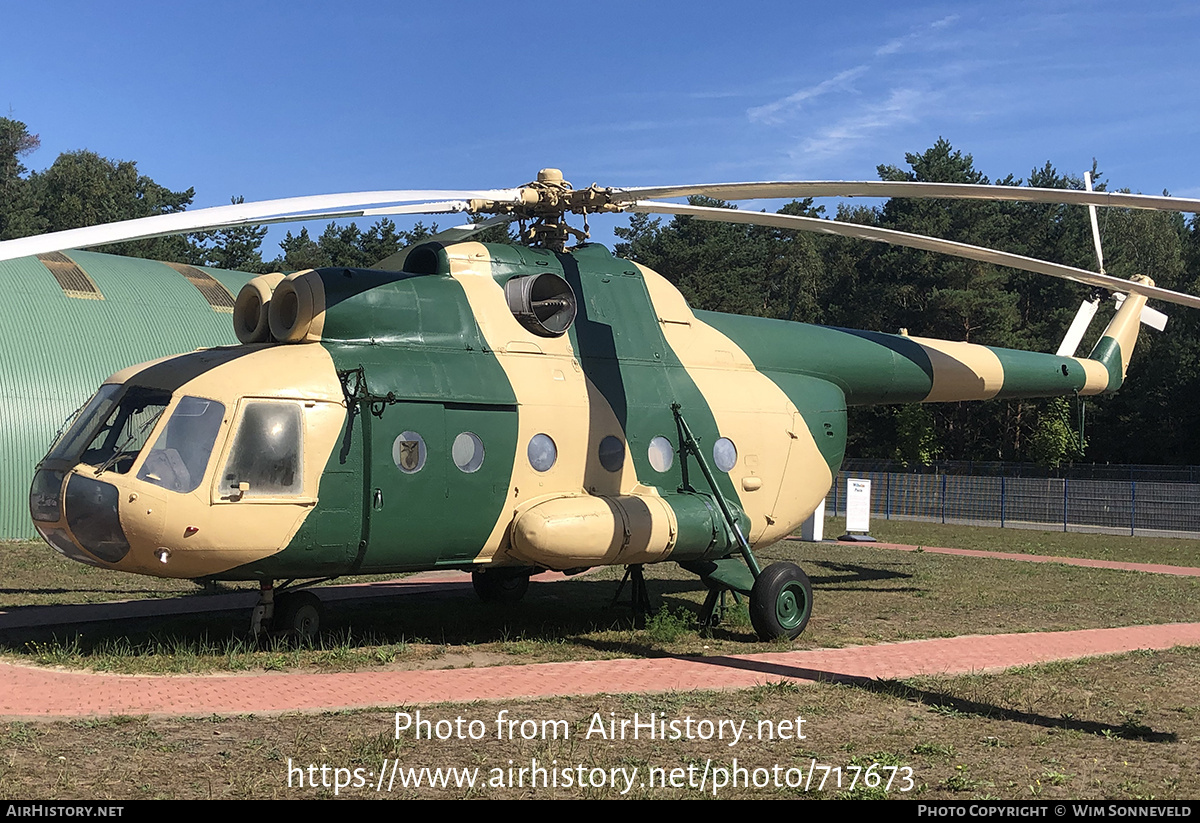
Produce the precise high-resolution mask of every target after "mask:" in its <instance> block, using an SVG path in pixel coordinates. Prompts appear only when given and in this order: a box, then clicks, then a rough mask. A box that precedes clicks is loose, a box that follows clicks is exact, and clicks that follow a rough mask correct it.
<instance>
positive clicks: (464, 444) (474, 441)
mask: <svg viewBox="0 0 1200 823" xmlns="http://www.w3.org/2000/svg"><path fill="white" fill-rule="evenodd" d="M450 455H451V457H453V458H454V465H456V466H458V468H459V470H460V471H463V472H465V473H467V474H471V473H472V472H477V471H479V467H480V466H482V465H483V441H482V440H480V439H479V435H477V434H475V433H474V432H463V433H462V434H460V435H459V436H458V437H456V438H454V446H453V447H451V449H450Z"/></svg>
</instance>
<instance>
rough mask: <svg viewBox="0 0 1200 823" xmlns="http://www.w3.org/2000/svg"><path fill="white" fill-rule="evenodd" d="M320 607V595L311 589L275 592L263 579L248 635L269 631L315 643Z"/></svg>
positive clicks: (257, 635)
mask: <svg viewBox="0 0 1200 823" xmlns="http://www.w3.org/2000/svg"><path fill="white" fill-rule="evenodd" d="M322 611H323V610H322V607H321V599H320V598H319V597H317V596H316V595H315V594H313V593H312V592H310V591H279V592H276V591H275V589H274V587H273V586H272V584H271V583H270V581H266V582H264V583H263V585H262V590H261V591H260V593H259V598H258V604H257V605H256V606H255V607H254V613H253V614H252V616H251V618H250V635H251V636H252V637H254V638H255V639H258V638H261V637H263V636H264V635H265V634H268V633H269V634H273V635H275V636H277V637H282V638H286V639H287V640H290V641H292V642H295V643H299V644H312V643H316V642H317V639H318V638H319V637H320V633H321V616H322Z"/></svg>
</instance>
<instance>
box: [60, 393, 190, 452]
mask: <svg viewBox="0 0 1200 823" xmlns="http://www.w3.org/2000/svg"><path fill="white" fill-rule="evenodd" d="M170 403H171V393H170V392H167V391H164V390H162V389H147V388H144V387H142V386H130V387H129V389H128V390H127V391H126V392H125V394H124V396H122V397H120V398H119V399H118V400H117V402H116V404H115V405H114V406H112V408H111V411H109V412H108V415H107V417H103V418H101V413H102V411H103V410H102V409H98V410H97V411H98V413H97V415H96V418H97V419H103V421H104V422H103V423H102V424H101V425H100V427H99V428H98V429H95V433H94V434H92V435H91V438H90V439H87V440H84V439H83V438H81V441H82V442H86V443H87V445H86V446H84V449H83V453H82V454H80V455H79V462H80V463H86V464H87V465H89V466H95V467H96V473H97V474H100V473H101V472H104V471H109V470H111V471H114V472H116V473H117V474H125V473H126V472H128V471H129V468H130V467H131V466H132V465H133V461H134V460H135V459H137V456H138V453H139V452H140V451H141V450H142V447H143V446H145V445H146V441H147V440H148V439H149V437H150V433H151V432H152V431H154V426H155V424H156V423H157V422H158V418H159V417H161V416H162V413H163V412H164V411H166V409H167V406H168V405H169V404H170ZM80 422H81V423H85V424H88V429H89V432H87V433H90V432H91V431H92V429H93V428H94V427H93V426H91V425H90V421H87V420H85V419H84V418H83V417H82V416H81V417H80ZM85 434H86V433H85Z"/></svg>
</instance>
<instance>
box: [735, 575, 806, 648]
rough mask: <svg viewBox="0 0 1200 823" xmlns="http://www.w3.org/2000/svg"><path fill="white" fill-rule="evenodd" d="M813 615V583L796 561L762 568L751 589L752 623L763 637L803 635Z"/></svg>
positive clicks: (791, 637) (789, 637) (776, 637)
mask: <svg viewBox="0 0 1200 823" xmlns="http://www.w3.org/2000/svg"><path fill="white" fill-rule="evenodd" d="M811 614H812V584H811V583H809V582H808V575H806V574H805V573H804V572H803V571H802V570H801V569H800V567H799V566H797V565H796V564H795V563H774V564H772V565H770V566H767V567H766V568H765V569H763V571H762V574H760V575H759V576H758V579H757V580H755V581H754V588H753V589H752V590H751V591H750V622H751V623H752V624H753V625H754V630H755V631H756V632H758V636H759V638H760V639H762V640H776V639H778V638H781V637H786V638H788V639H793V638H796V637H799V636H800V633H801V632H803V631H804V627H805V626H807V625H808V618H809V616H810V615H811Z"/></svg>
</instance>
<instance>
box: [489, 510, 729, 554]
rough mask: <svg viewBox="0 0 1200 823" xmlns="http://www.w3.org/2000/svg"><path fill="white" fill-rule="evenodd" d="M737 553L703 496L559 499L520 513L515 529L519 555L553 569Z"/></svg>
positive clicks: (514, 551) (515, 551) (514, 543)
mask: <svg viewBox="0 0 1200 823" xmlns="http://www.w3.org/2000/svg"><path fill="white" fill-rule="evenodd" d="M736 516H739V519H741V513H740V512H739V513H737V515H736ZM734 548H735V542H734V540H733V538H732V535H731V534H729V532H728V529H726V528H725V526H724V523H723V522H722V520H721V515H720V512H719V511H718V510H717V508H716V506H715V505H713V503H712V501H711V500H709V499H708V498H707V497H705V496H704V495H698V494H668V495H664V496H662V497H659V496H657V495H649V494H623V495H615V496H612V497H605V496H600V495H569V496H561V497H553V498H550V499H547V500H541V501H539V502H536V503H534V504H533V505H531V506H529V507H528V508H526V509H523V510H522V511H520V512H518V513H517V516H516V517H515V518H514V519H513V526H512V554H514V555H516V557H517V558H518V559H520V560H522V561H525V562H528V563H533V564H536V565H539V566H544V567H546V568H549V569H570V568H577V567H580V566H602V565H619V564H625V565H628V564H634V563H655V562H658V561H661V560H665V559H667V558H668V557H670V558H671V559H673V560H694V559H700V558H707V557H721V556H724V555H725V554H727V553H729V552H730V551H732V550H733V549H734Z"/></svg>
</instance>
